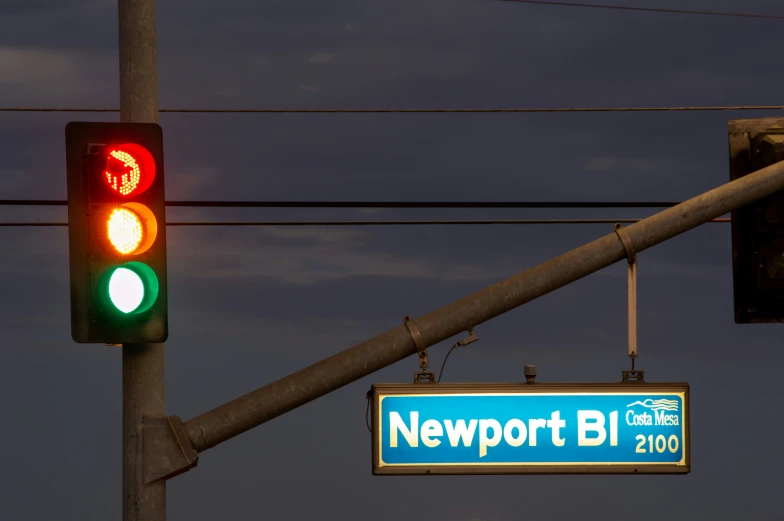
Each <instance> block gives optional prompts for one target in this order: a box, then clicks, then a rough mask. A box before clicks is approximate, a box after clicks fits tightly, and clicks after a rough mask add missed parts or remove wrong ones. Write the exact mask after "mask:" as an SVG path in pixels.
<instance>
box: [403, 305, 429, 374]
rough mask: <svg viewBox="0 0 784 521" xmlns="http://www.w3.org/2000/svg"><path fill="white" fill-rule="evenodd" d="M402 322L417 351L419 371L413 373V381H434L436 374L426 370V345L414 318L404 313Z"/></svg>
mask: <svg viewBox="0 0 784 521" xmlns="http://www.w3.org/2000/svg"><path fill="white" fill-rule="evenodd" d="M403 324H405V325H406V328H407V329H408V334H409V335H411V339H412V340H413V341H414V345H415V346H416V348H417V351H418V352H419V368H420V369H421V371H418V372H416V373H414V383H415V384H418V383H433V384H434V383H436V375H435V374H433V373H431V372H429V371H427V368H428V358H427V346H425V344H424V343H423V342H422V333H420V332H419V328H418V327H417V325H416V322H414V319H412V318H411V317H409V316H408V315H406V317H405V318H404V319H403Z"/></svg>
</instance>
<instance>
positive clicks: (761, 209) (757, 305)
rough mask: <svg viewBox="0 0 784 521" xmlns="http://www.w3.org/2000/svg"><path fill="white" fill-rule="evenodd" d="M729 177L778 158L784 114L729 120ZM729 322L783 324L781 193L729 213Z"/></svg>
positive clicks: (783, 152) (781, 157) (783, 143)
mask: <svg viewBox="0 0 784 521" xmlns="http://www.w3.org/2000/svg"><path fill="white" fill-rule="evenodd" d="M729 144H730V179H731V180H735V179H738V178H741V177H743V176H745V175H748V174H750V173H752V172H756V171H757V170H760V169H762V168H765V167H767V166H770V165H772V164H774V163H778V162H779V161H784V118H766V119H742V120H733V121H730V124H729ZM732 264H733V288H734V301H735V322H737V323H739V324H745V323H770V322H784V192H778V193H775V194H773V195H771V196H769V197H766V198H764V199H760V200H758V201H755V202H753V203H750V204H748V205H746V206H744V207H742V208H739V209H737V210H734V211H733V212H732Z"/></svg>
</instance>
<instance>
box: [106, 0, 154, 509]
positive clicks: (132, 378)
mask: <svg viewBox="0 0 784 521" xmlns="http://www.w3.org/2000/svg"><path fill="white" fill-rule="evenodd" d="M118 7H119V23H120V120H121V121H122V122H128V123H157V122H158V56H157V51H156V40H155V0H119V2H118ZM122 349H123V356H122V360H123V369H122V370H123V440H122V442H123V501H122V510H123V517H122V518H123V521H165V519H166V480H160V481H156V482H154V483H151V484H149V485H145V484H144V482H143V474H142V440H143V437H142V426H143V422H144V419H145V418H161V417H164V416H165V409H164V395H163V392H164V380H163V344H124V345H123V348H122Z"/></svg>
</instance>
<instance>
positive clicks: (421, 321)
mask: <svg viewBox="0 0 784 521" xmlns="http://www.w3.org/2000/svg"><path fill="white" fill-rule="evenodd" d="M782 189H784V162H780V163H776V164H774V165H771V166H769V167H767V168H764V169H762V170H759V171H757V172H755V173H753V174H749V175H747V176H745V177H742V178H740V179H738V180H736V181H733V182H731V183H728V184H726V185H723V186H720V187H718V188H716V189H714V190H711V191H710V192H706V193H704V194H702V195H699V196H697V197H694V198H693V199H690V200H688V201H685V202H683V203H681V204H679V205H677V206H674V207H672V208H669V209H667V210H664V211H662V212H659V213H657V214H655V215H653V216H651V217H648V218H647V219H643V220H642V221H640V222H638V223H635V224H632V225H631V226H629V227H628V228H624V230H625V233H626V235H627V236H628V238H629V240H630V241H631V245H632V247H633V250H634V251H635V252H640V251H643V250H645V249H647V248H650V247H652V246H655V245H656V244H659V243H660V242H663V241H666V240H667V239H671V238H672V237H675V236H676V235H679V234H681V233H684V232H686V231H688V230H690V229H692V228H694V227H696V226H699V225H700V224H703V223H705V222H708V221H710V220H711V219H713V218H716V217H719V216H720V215H724V214H726V213H728V212H729V211H731V210H733V209H735V208H739V207H741V206H744V205H746V204H748V203H750V202H753V201H756V200H757V199H761V198H763V197H766V196H768V195H771V194H773V193H775V192H778V191H779V190H782ZM626 256H627V255H626V248H624V245H623V243H622V242H621V238H620V237H619V235H618V234H617V233H611V234H609V235H606V236H604V237H602V238H600V239H597V240H595V241H593V242H590V243H588V244H586V245H584V246H581V247H579V248H576V249H574V250H572V251H570V252H567V253H564V254H563V255H560V256H559V257H556V258H554V259H551V260H549V261H547V262H544V263H542V264H539V265H538V266H535V267H533V268H531V269H529V270H527V271H524V272H522V273H520V274H518V275H515V276H513V277H511V278H509V279H507V280H505V281H502V282H499V283H497V284H495V285H493V286H490V287H489V288H486V289H483V290H481V291H478V292H476V293H474V294H473V295H470V296H468V297H465V298H463V299H461V300H459V301H457V302H454V303H452V304H449V305H447V306H444V307H442V308H440V309H437V310H436V311H433V312H431V313H428V314H427V315H424V316H422V317H420V318H417V319H415V321H414V322H415V323H416V327H417V329H418V331H419V333H420V334H419V336H420V341H419V343H420V349H423V348H426V347H429V346H432V345H434V344H436V343H438V342H441V341H443V340H446V339H448V338H450V337H452V336H454V335H456V334H458V333H460V332H461V331H467V330H468V329H469V328H472V327H474V326H476V325H477V324H481V323H482V322H485V321H487V320H489V319H491V318H493V317H496V316H498V315H500V314H502V313H506V312H507V311H509V310H511V309H514V308H516V307H518V306H520V305H522V304H525V303H526V302H530V301H531V300H533V299H535V298H538V297H541V296H542V295H545V294H547V293H550V292H551V291H553V290H556V289H558V288H560V287H562V286H565V285H567V284H569V283H571V282H574V281H576V280H578V279H580V278H582V277H585V276H587V275H590V274H591V273H594V272H596V271H598V270H600V269H602V268H605V267H607V266H610V265H611V264H614V263H616V262H618V261H620V260H623V259H625V258H626ZM402 318H403V317H401V321H402ZM416 353H417V346H416V344H415V342H414V340H413V338H412V336H411V333H410V332H409V328H407V327H406V326H404V325H402V324H401V325H400V326H398V327H396V328H395V329H392V330H390V331H387V332H386V333H383V334H381V335H379V336H377V337H375V338H373V339H370V340H367V341H365V342H363V343H361V344H358V345H356V346H354V347H352V348H349V349H347V350H345V351H343V352H341V353H338V354H336V355H334V356H332V357H330V358H327V359H326V360H322V361H321V362H318V363H316V364H314V365H311V366H310V367H306V368H305V369H302V370H300V371H298V372H296V373H294V374H291V375H289V376H287V377H285V378H282V379H280V380H278V381H276V382H273V383H271V384H269V385H266V386H264V387H262V388H260V389H257V390H255V391H252V392H250V393H248V394H246V395H244V396H241V397H239V398H237V399H235V400H233V401H231V402H228V403H226V404H224V405H221V406H219V407H217V408H215V409H213V410H211V411H208V412H206V413H204V414H201V415H200V416H197V417H195V418H193V419H191V420H188V421H187V422H185V429H186V431H187V433H188V437H189V438H190V441H191V442H192V447H193V449H195V450H196V451H198V452H202V451H205V450H207V449H209V448H210V447H214V446H215V445H217V444H219V443H221V442H223V441H226V440H228V439H230V438H232V437H234V436H237V435H238V434H242V433H243V432H245V431H247V430H249V429H252V428H253V427H256V426H258V425H261V424H262V423H264V422H267V421H269V420H271V419H273V418H275V417H277V416H280V415H281V414H284V413H286V412H288V411H290V410H292V409H294V408H296V407H299V406H300V405H303V404H305V403H308V402H310V401H312V400H315V399H316V398H318V397H320V396H323V395H325V394H327V393H329V392H332V391H334V390H336V389H338V388H340V387H342V386H344V385H346V384H349V383H351V382H353V381H356V380H358V379H360V378H362V377H364V376H367V375H369V374H371V373H373V372H374V371H377V370H379V369H382V368H384V367H386V366H388V365H391V364H393V363H395V362H397V361H399V360H402V359H403V358H406V357H407V356H410V355H413V354H416Z"/></svg>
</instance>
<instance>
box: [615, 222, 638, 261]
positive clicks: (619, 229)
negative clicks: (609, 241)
mask: <svg viewBox="0 0 784 521" xmlns="http://www.w3.org/2000/svg"><path fill="white" fill-rule="evenodd" d="M615 234H616V235H617V236H618V238H619V239H620V240H621V244H622V245H623V249H624V250H625V251H626V259H627V260H628V261H629V264H632V263H633V262H634V261H635V260H636V259H637V252H636V251H634V243H632V239H631V237H629V234H628V233H626V230H624V229H623V226H622V225H621V223H615Z"/></svg>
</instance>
